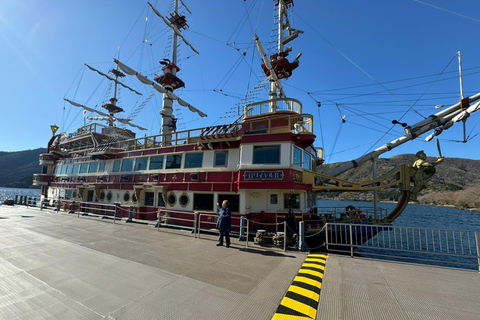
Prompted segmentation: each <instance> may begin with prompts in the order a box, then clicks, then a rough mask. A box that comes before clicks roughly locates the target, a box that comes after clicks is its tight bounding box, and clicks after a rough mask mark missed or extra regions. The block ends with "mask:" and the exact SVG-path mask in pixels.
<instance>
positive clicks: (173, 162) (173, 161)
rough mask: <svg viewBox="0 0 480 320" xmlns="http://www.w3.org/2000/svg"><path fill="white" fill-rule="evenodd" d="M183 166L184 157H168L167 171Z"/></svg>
mask: <svg viewBox="0 0 480 320" xmlns="http://www.w3.org/2000/svg"><path fill="white" fill-rule="evenodd" d="M181 164H182V156H181V155H179V154H170V155H168V156H167V164H166V166H165V169H178V168H180V165H181Z"/></svg>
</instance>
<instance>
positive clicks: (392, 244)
mask: <svg viewBox="0 0 480 320" xmlns="http://www.w3.org/2000/svg"><path fill="white" fill-rule="evenodd" d="M479 247H480V246H479V231H472V230H453V229H432V228H416V227H396V226H376V225H364V224H351V223H327V225H326V248H327V250H328V251H337V252H348V253H350V255H351V256H354V254H355V255H362V256H367V257H382V258H390V259H393V260H401V261H406V262H420V263H427V264H435V265H443V266H450V267H460V268H469V269H477V270H478V271H480V253H479V252H480V250H479Z"/></svg>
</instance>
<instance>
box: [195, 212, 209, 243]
mask: <svg viewBox="0 0 480 320" xmlns="http://www.w3.org/2000/svg"><path fill="white" fill-rule="evenodd" d="M207 219H208V218H207ZM201 221H202V214H201V213H200V214H199V215H198V227H199V228H200V224H201ZM197 238H198V239H200V232H199V233H198V234H197Z"/></svg>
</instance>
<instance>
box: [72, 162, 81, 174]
mask: <svg viewBox="0 0 480 320" xmlns="http://www.w3.org/2000/svg"><path fill="white" fill-rule="evenodd" d="M79 168H80V164H78V163H77V164H74V165H73V171H72V174H78V169H79Z"/></svg>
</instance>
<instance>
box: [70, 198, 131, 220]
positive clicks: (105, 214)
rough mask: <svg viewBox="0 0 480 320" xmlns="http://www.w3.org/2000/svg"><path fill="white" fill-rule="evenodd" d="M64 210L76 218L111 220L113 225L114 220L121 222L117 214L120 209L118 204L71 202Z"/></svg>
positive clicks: (119, 215)
mask: <svg viewBox="0 0 480 320" xmlns="http://www.w3.org/2000/svg"><path fill="white" fill-rule="evenodd" d="M65 209H66V210H69V211H68V213H73V214H75V213H76V214H77V216H78V217H80V216H92V217H100V218H102V219H112V220H113V223H115V221H116V220H122V214H121V213H120V212H119V210H121V209H120V207H119V205H118V204H104V203H92V202H81V201H80V202H76V201H72V202H71V203H70V206H69V207H68V208H65Z"/></svg>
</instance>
